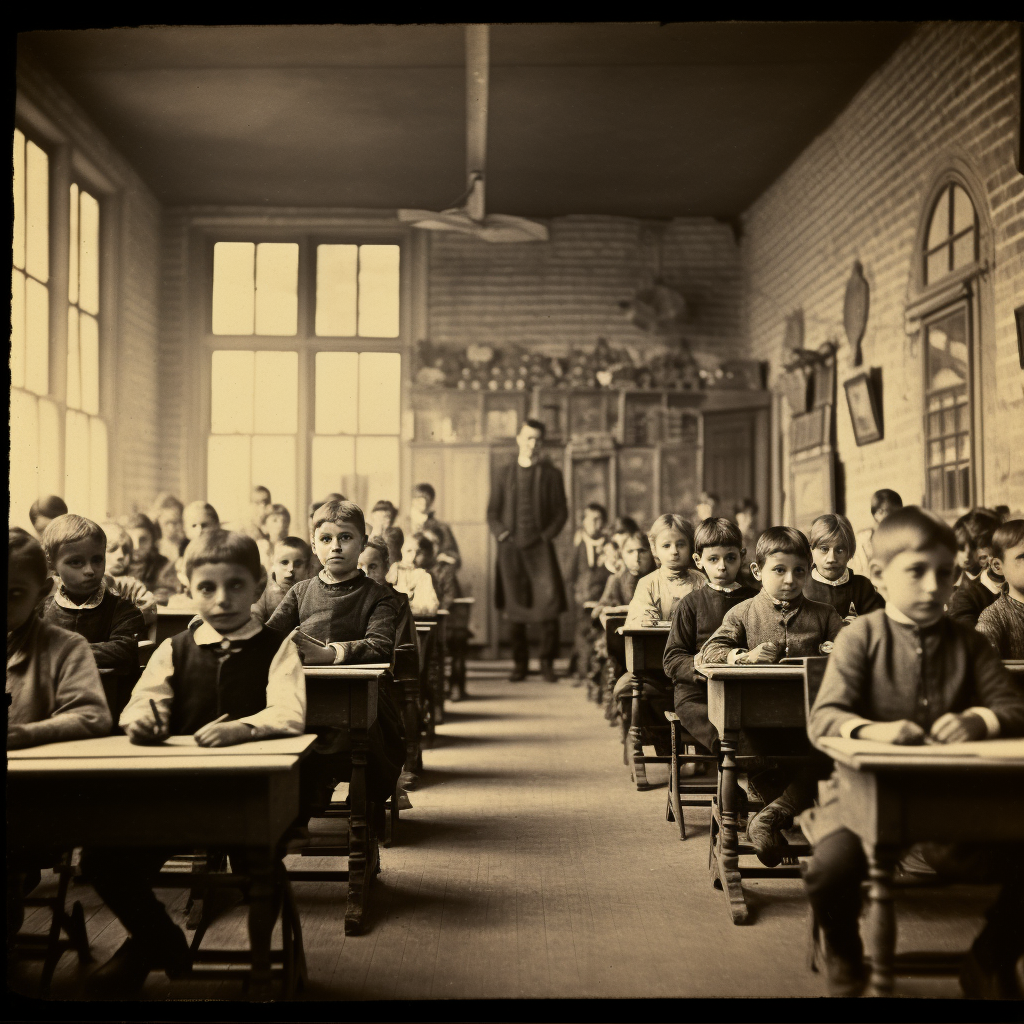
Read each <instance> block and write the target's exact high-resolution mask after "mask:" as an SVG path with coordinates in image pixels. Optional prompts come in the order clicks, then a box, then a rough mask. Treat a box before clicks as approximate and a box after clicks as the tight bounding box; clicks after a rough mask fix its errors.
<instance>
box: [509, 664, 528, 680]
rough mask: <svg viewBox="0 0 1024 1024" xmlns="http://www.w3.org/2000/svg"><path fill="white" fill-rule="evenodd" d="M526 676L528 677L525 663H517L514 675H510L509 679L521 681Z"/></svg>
mask: <svg viewBox="0 0 1024 1024" xmlns="http://www.w3.org/2000/svg"><path fill="white" fill-rule="evenodd" d="M525 678H526V666H525V665H516V667H515V668H514V669H512V675H510V676H509V677H508V681H509V682H510V683H521V682H522V681H523V680H524V679H525Z"/></svg>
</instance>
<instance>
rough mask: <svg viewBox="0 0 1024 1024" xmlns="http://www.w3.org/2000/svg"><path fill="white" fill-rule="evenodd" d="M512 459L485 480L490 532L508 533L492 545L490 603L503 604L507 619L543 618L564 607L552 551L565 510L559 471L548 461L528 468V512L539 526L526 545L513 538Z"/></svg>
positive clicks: (514, 475)
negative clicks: (494, 565)
mask: <svg viewBox="0 0 1024 1024" xmlns="http://www.w3.org/2000/svg"><path fill="white" fill-rule="evenodd" d="M517 471H518V464H517V463H515V462H513V463H512V465H511V466H509V467H508V468H507V469H505V470H504V471H503V472H502V473H500V474H498V475H497V476H496V477H495V478H494V480H493V481H492V482H491V498H490V501H489V502H488V503H487V525H488V526H489V527H490V530H491V533H493V534H494V536H495V538H499V537H501V536H503V535H504V534H505V533H508V534H509V536H508V537H507V538H506V539H505V540H504V541H501V542H500V543H499V545H498V565H497V573H496V574H495V594H494V604H495V606H496V607H497V608H504V609H505V613H506V614H507V615H508V617H509V619H511V620H512V621H513V622H547V621H549V620H551V619H554V618H557V617H558V615H559V614H560V613H561V612H563V611H565V609H566V600H565V586H564V584H563V583H562V573H561V570H560V569H559V567H558V558H557V556H556V555H555V546H554V543H553V541H554V539H555V537H557V536H558V534H559V533H560V532H561V530H562V527H564V526H565V521H566V520H567V519H568V518H569V510H568V508H567V506H566V502H565V485H564V484H563V482H562V474H561V471H560V470H558V469H556V468H555V467H554V466H553V465H551V463H550V462H547V461H545V460H542V461H541V462H539V463H538V469H537V472H536V473H535V474H534V488H533V514H534V519H535V521H536V523H537V526H538V528H539V536H538V537H537V539H536V541H535V542H533V543H531V544H529V545H528V546H526V547H519V546H518V545H517V544H516V542H515V532H516V498H517V495H516V483H517V476H518V472H517Z"/></svg>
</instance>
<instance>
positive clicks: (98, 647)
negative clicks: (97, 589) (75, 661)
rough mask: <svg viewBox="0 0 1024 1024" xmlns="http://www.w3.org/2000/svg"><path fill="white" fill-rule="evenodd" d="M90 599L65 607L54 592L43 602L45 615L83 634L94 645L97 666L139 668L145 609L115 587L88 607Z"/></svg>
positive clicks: (119, 669)
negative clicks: (115, 590) (80, 603)
mask: <svg viewBox="0 0 1024 1024" xmlns="http://www.w3.org/2000/svg"><path fill="white" fill-rule="evenodd" d="M65 600H66V599H65ZM90 603H91V602H86V604H85V605H83V606H82V607H66V606H65V605H64V604H63V603H60V602H58V600H57V595H51V596H50V597H48V598H47V599H46V604H45V605H44V606H43V618H44V619H46V620H47V621H49V622H52V623H53V624H54V625H55V626H60V628H61V629H68V630H70V631H71V632H72V633H80V634H81V635H82V636H84V637H85V639H86V640H88V641H89V644H90V645H91V646H92V653H93V656H94V657H95V659H96V665H97V667H99V668H112V669H114V670H116V671H117V672H118V673H119V674H120V673H126V674H130V673H132V672H137V671H138V668H139V641H140V640H145V639H146V623H145V621H144V620H143V618H142V613H141V612H140V611H139V610H138V608H136V607H135V605H134V604H132V602H131V601H128V600H126V599H125V598H123V597H120V596H119V595H118V594H116V593H114V592H113V591H112V590H107V591H105V593H104V594H103V597H102V599H101V600H100V602H99V604H98V605H96V606H95V607H87V605H89V604H90Z"/></svg>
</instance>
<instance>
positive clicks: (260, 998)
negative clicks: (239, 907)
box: [249, 848, 277, 1002]
mask: <svg viewBox="0 0 1024 1024" xmlns="http://www.w3.org/2000/svg"><path fill="white" fill-rule="evenodd" d="M249 875H250V878H251V882H250V885H249V950H250V953H251V955H252V973H251V974H250V975H249V998H250V999H252V1000H255V1001H257V1002H266V1001H267V1000H269V999H270V998H271V988H270V978H271V975H270V938H271V935H272V933H273V931H274V921H275V919H276V918H277V913H276V906H275V901H274V852H273V850H266V849H262V848H257V849H252V850H250V851H249Z"/></svg>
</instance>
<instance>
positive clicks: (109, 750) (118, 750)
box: [7, 734, 315, 760]
mask: <svg viewBox="0 0 1024 1024" xmlns="http://www.w3.org/2000/svg"><path fill="white" fill-rule="evenodd" d="M313 739H315V736H314V735H312V734H309V735H306V736H282V737H280V738H279V739H270V740H258V741H257V742H255V743H239V744H237V745H235V746H232V747H201V746H199V744H197V743H196V741H195V739H194V738H193V737H191V736H171V737H169V738H168V739H167V740H165V741H164V742H163V743H160V744H156V745H154V746H146V745H142V744H135V743H131V742H130V741H129V739H128V737H127V736H101V737H98V738H97V739H92V740H71V741H69V742H67V743H44V744H43V745H42V746H39V747H28V748H26V749H25V750H9V751H8V752H7V757H8V759H9V760H25V759H29V758H33V759H34V758H80V757H88V758H93V757H195V756H196V754H203V755H207V754H212V755H214V756H218V757H254V756H256V755H259V754H299V753H301V752H302V751H303V750H305V749H306V747H308V746H309V744H310V743H311V742H312V740H313Z"/></svg>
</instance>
